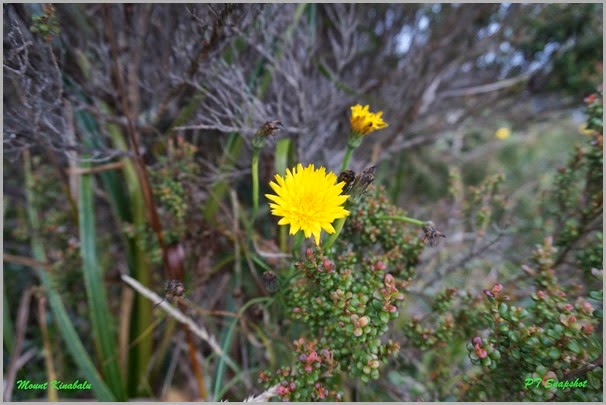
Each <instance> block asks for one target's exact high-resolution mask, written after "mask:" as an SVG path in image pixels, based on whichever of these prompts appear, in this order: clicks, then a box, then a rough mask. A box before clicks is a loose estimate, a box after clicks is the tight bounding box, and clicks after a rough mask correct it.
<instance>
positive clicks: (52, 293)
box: [25, 153, 116, 401]
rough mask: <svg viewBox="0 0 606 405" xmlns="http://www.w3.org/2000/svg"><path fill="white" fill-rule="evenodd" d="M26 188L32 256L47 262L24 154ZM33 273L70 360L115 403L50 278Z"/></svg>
mask: <svg viewBox="0 0 606 405" xmlns="http://www.w3.org/2000/svg"><path fill="white" fill-rule="evenodd" d="M25 184H26V194H27V201H28V204H27V213H28V220H29V225H30V228H31V230H32V238H31V244H32V253H33V256H34V258H35V259H36V260H38V261H40V262H46V253H45V252H44V247H43V246H42V242H41V240H40V238H39V237H38V229H39V226H40V225H39V224H40V221H39V218H38V212H37V210H36V208H35V207H34V204H33V191H32V189H33V178H32V170H31V162H30V159H29V154H27V153H26V154H25ZM36 271H37V273H38V278H40V281H41V282H42V285H43V286H44V288H45V291H46V295H47V296H48V302H49V304H50V308H51V311H52V313H53V317H54V319H55V322H57V326H58V327H57V329H58V330H59V333H61V336H62V337H63V340H64V341H65V347H66V349H67V352H68V353H69V354H70V355H71V356H72V358H73V360H74V361H75V363H76V364H77V365H78V367H79V368H80V371H81V372H82V373H83V374H84V377H85V378H86V380H87V381H88V382H89V383H90V384H91V389H92V390H93V392H94V393H95V396H96V398H97V399H98V400H100V401H115V400H116V398H115V397H114V395H113V394H112V392H111V391H110V389H109V388H108V387H107V385H106V384H105V382H104V381H103V379H102V378H101V376H100V375H99V372H98V371H97V369H96V368H95V366H94V364H93V361H92V360H91V358H90V356H89V354H88V353H87V352H86V349H85V348H84V345H83V344H82V341H81V340H80V338H79V337H78V334H77V333H76V329H75V328H74V325H73V323H72V322H71V320H70V318H69V316H68V315H67V311H66V309H65V306H64V305H63V301H61V296H60V295H59V293H58V292H57V290H56V289H55V288H54V285H53V282H52V280H51V277H50V276H49V275H48V274H47V273H46V271H45V270H44V269H40V268H38V269H36Z"/></svg>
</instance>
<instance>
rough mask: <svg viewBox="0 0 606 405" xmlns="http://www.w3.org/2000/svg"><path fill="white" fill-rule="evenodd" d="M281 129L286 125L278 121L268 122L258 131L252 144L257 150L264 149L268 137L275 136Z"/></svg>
mask: <svg viewBox="0 0 606 405" xmlns="http://www.w3.org/2000/svg"><path fill="white" fill-rule="evenodd" d="M281 128H284V125H282V123H281V122H280V121H278V120H273V121H266V122H265V124H263V125H261V128H259V130H258V131H257V133H256V134H255V136H254V137H253V139H252V144H253V146H254V147H255V148H262V147H263V144H264V143H265V138H267V137H268V136H271V135H274V134H275V133H276V132H278V131H279V130H280V129H281Z"/></svg>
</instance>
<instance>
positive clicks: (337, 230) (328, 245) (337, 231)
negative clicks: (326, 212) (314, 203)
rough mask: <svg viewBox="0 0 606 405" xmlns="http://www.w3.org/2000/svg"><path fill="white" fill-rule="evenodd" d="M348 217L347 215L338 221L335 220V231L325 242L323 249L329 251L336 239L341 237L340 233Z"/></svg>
mask: <svg viewBox="0 0 606 405" xmlns="http://www.w3.org/2000/svg"><path fill="white" fill-rule="evenodd" d="M346 219H347V217H343V218H339V219H337V222H335V225H334V228H335V232H334V233H333V234H332V235H330V237H329V238H328V239H327V240H326V242H324V244H323V245H322V249H324V250H325V251H328V250H329V249H330V248H331V247H332V245H333V244H334V243H335V241H336V240H337V238H338V237H339V234H340V233H341V230H342V229H343V225H344V224H345V220H346Z"/></svg>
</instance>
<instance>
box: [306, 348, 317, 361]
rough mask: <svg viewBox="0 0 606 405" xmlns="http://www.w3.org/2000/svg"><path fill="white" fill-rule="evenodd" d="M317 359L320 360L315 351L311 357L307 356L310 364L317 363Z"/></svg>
mask: <svg viewBox="0 0 606 405" xmlns="http://www.w3.org/2000/svg"><path fill="white" fill-rule="evenodd" d="M317 359H318V353H316V351H315V350H314V351H313V352H311V353H309V356H307V362H308V363H312V362H314V361H316V360H317Z"/></svg>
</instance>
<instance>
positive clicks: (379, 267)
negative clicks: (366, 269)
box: [375, 260, 387, 270]
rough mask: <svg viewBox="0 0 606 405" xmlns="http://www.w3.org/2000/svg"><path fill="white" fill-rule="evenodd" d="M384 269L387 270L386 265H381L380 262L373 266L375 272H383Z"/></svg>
mask: <svg viewBox="0 0 606 405" xmlns="http://www.w3.org/2000/svg"><path fill="white" fill-rule="evenodd" d="M386 268H387V265H385V263H383V262H382V261H380V260H379V261H378V262H377V263H376V264H375V269H377V270H385V269H386Z"/></svg>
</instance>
